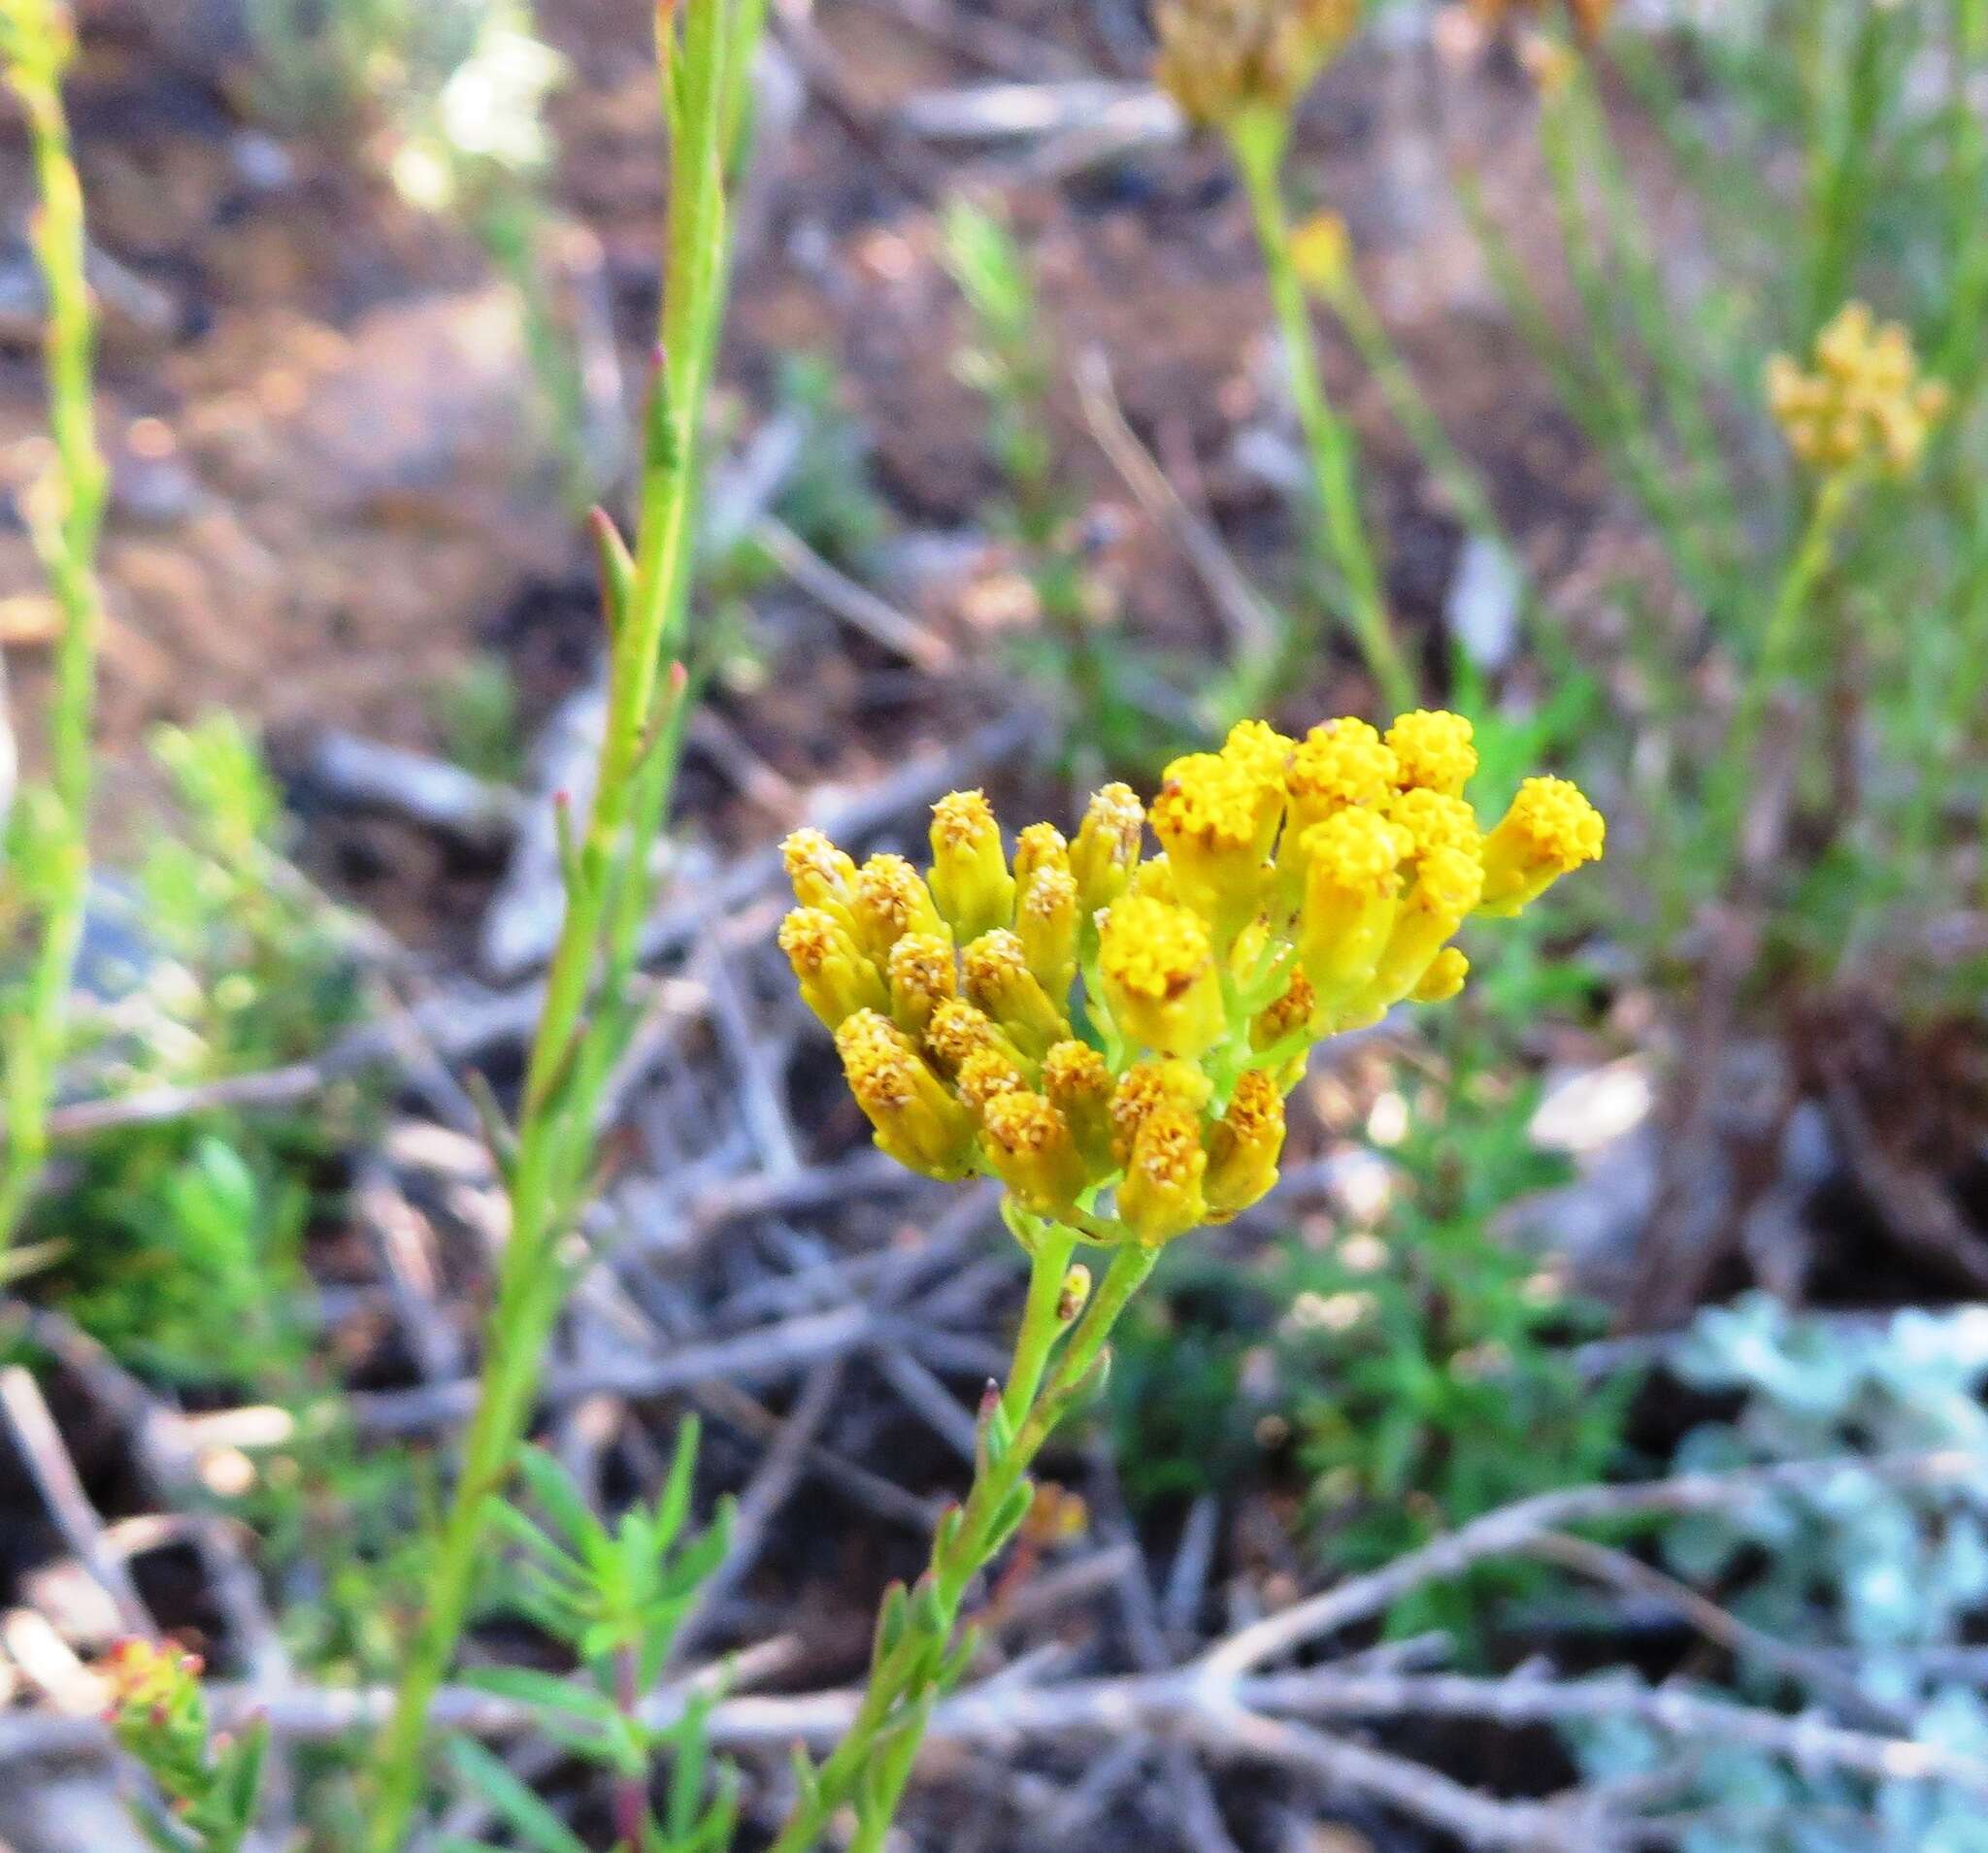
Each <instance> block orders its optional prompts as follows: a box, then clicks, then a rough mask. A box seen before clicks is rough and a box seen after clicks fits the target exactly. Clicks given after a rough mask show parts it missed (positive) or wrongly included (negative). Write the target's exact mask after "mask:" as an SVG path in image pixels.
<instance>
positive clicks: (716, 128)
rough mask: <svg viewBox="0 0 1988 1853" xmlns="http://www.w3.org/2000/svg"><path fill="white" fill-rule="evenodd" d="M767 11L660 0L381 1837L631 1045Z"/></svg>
mask: <svg viewBox="0 0 1988 1853" xmlns="http://www.w3.org/2000/svg"><path fill="white" fill-rule="evenodd" d="M762 17H763V10H762V9H761V8H759V7H758V6H757V5H755V4H752V3H751V0H745V3H744V4H741V3H740V0H683V4H682V6H681V18H680V22H679V17H678V7H677V4H676V0H660V3H659V5H658V8H657V38H658V51H659V58H660V67H661V74H662V103H663V110H664V115H665V118H666V121H667V123H668V127H669V142H670V158H671V172H672V186H671V197H670V216H669V227H668V241H667V251H666V257H665V277H664V301H663V312H662V326H661V331H660V334H661V352H660V358H659V364H658V366H657V369H656V373H655V377H654V381H653V382H652V386H651V397H650V401H649V405H648V408H647V414H646V429H645V432H644V453H643V466H642V473H641V482H640V495H639V512H638V525H637V533H636V545H635V550H634V553H633V555H632V557H631V555H630V553H629V551H628V549H627V548H625V547H624V546H623V545H622V543H621V540H620V537H619V536H618V535H617V534H616V533H615V531H614V529H613V524H612V522H610V521H609V520H608V518H607V517H606V515H605V514H603V515H599V516H597V517H596V531H597V536H598V538H599V541H600V545H601V557H602V564H603V579H604V587H603V591H604V598H603V603H604V607H605V610H606V614H607V619H608V626H609V634H610V648H609V711H608V719H607V728H606V733H605V737H604V739H603V741H602V745H601V753H600V764H599V775H598V779H597V783H596V788H595V796H594V799H593V804H592V808H591V812H590V814H589V816H588V817H587V818H586V820H585V823H584V827H583V829H582V828H579V827H578V826H576V827H575V828H574V829H573V830H572V831H571V832H570V833H569V841H568V845H567V851H566V855H565V871H564V873H565V882H566V896H567V906H566V916H565V921H564V924H563V925H562V928H561V931H560V936H559V941H558V944H557V946H556V948H555V950H554V952H553V955H552V962H551V967H550V970H549V972H548V974H547V985H546V1000H545V1005H544V1009H543V1011H542V1014H541V1016H540V1020H539V1027H538V1030H537V1033H536V1036H535V1038H534V1040H533V1044H532V1050H531V1055H530V1059H529V1062H528V1065H527V1069H526V1075H525V1083H524V1092H523V1098H522V1101H521V1104H520V1106H519V1108H518V1114H517V1125H516V1129H515V1133H514V1137H512V1138H510V1139H509V1140H508V1144H509V1146H510V1149H509V1150H508V1152H507V1153H506V1158H505V1163H506V1174H507V1181H508V1185H509V1192H508V1194H509V1198H510V1205H511V1237H510V1240H509V1241H508V1242H507V1243H506V1245H505V1249H504V1253H503V1258H502V1260H501V1262H500V1264H499V1270H498V1278H497V1283H496V1292H495V1298H494V1302H493V1305H492V1307H491V1310H490V1313H489V1317H488V1321H487V1324H486V1329H485V1334H484V1345H483V1362H482V1369H481V1376H480V1384H479V1394H478V1401H477V1407H476V1411H475V1413H474V1414H473V1416H472V1417H471V1420H470V1426H469V1430H468V1433H467V1435H466V1437H465V1439H464V1442H463V1454H462V1465H461V1472H460V1475H459V1477H458V1480H457V1483H456V1487H455V1492H454V1496H453V1499H452V1501H451V1503H450V1505H449V1506H448V1509H447V1514H446V1516H445V1517H444V1520H443V1522H442V1527H441V1531H440V1535H439V1537H438V1538H437V1539H436V1540H435V1546H434V1562H433V1565H432V1569H431V1572H430V1574H429V1576H428V1579H427V1591H428V1605H427V1608H426V1611H425V1612H424V1614H423V1615H422V1617H421V1620H420V1623H419V1625H418V1628H417V1630H416V1633H415V1636H414V1641H413V1643H412V1645H411V1648H410V1652H409V1657H408V1661H407V1664H406V1667H405V1669H404V1671H403V1674H402V1679H401V1684H400V1688H399V1691H398V1693H397V1695H396V1699H395V1704H394V1709H393V1713H392V1716H391V1718H390V1719H389V1721H388V1723H387V1726H386V1728H385V1731H384V1734H383V1736H382V1737H381V1745H380V1751H379V1757H378V1760H377V1762H376V1764H375V1788H374V1793H373V1797H372V1803H371V1813H370V1819H369V1824H368V1836H367V1844H368V1845H369V1846H370V1847H371V1848H373V1849H374V1853H398V1849H399V1848H400V1846H401V1844H402V1842H403V1840H404V1838H405V1836H406V1832H407V1828H408V1825H409V1822H410V1820H411V1819H412V1817H413V1815H414V1810H415V1807H416V1805H417V1803H418V1801H419V1797H420V1791H421V1782H422V1750H423V1745H424V1740H425V1737H426V1715H427V1710H428V1705H429V1701H430V1700H431V1698H432V1697H433V1695H434V1692H435V1689H436V1687H437V1686H438V1685H439V1684H440V1683H441V1681H442V1679H443V1677H444V1676H445V1674H446V1672H447V1668H448V1665H449V1662H450V1660H451V1659H452V1657H453V1655H454V1652H455V1646H456V1642H457V1640H458V1638H460V1636H461V1633H462V1630H463V1626H464V1624H465V1621H466V1619H467V1615H468V1610H469V1605H470V1600H471V1596H472V1593H473V1590H474V1586H475V1582H476V1575H477V1568H478V1563H479V1559H480V1552H481V1548H482V1544H483V1539H484V1536H485V1519H486V1516H487V1507H488V1504H489V1502H490V1501H491V1499H492V1498H493V1497H494V1496H495V1495H496V1494H497V1493H498V1492H499V1491H500V1490H501V1489H502V1487H503V1486H504V1484H505V1482H506V1480H507V1478H508V1477H509V1475H510V1472H511V1471H512V1468H513V1465H514V1461H515V1457H516V1454H517V1449H518V1445H519V1442H520V1440H521V1439H522V1437H523V1434H524V1431H525V1427H526V1424H527V1422H528V1421H529V1419H530V1413H531V1407H532V1404H533V1401H534V1399H535V1398H536V1395H537V1392H538V1387H539V1380H540V1373H541V1370H542V1360H543V1358H544V1355H545V1352H546V1348H547V1341H548V1340H549V1338H550V1336H551V1331H552V1327H553V1325H554V1323H555V1321H556V1320H557V1317H558V1314H559V1309H560V1307H561V1306H562V1305H563V1304H564V1302H565V1297H566V1293H567V1290H568V1288H569V1286H570V1285H571V1282H572V1277H573V1276H572V1267H571V1263H570V1262H569V1261H568V1260H567V1259H566V1257H565V1255H564V1252H563V1248H564V1243H565V1241H566V1238H567V1237H568V1236H569V1235H570V1233H571V1230H572V1225H573V1219H574V1216H575V1214H576V1212H577V1211H578V1209H579V1207H580V1202H581V1200H582V1198H583V1196H584V1194H585V1191H586V1187H587V1183H588V1178H589V1175H590V1173H591V1166H592V1159H593V1154H594V1145H595V1135H596V1121H597V1116H598V1108H599V1103H600V1098H601V1092H602V1089H603V1087H604V1086H605V1084H606V1081H607V1077H608V1075H609V1073H610V1071H611V1070H612V1068H613V1063H614V1060H615V1059H616V1057H617V1055H618V1054H619V1053H620V1051H621V1049H622V1047H623V1046H624V1045H625V1040H626V1034H627V1027H628V1020H629V1019H628V1006H627V991H628V981H629V978H630V976H631V975H632V974H633V971H634V968H635V964H636V960H637V955H638V951H639V943H640V935H641V928H642V923H643V920H644V918H645V915H646V903H647V899H648V894H649V886H650V883H649V862H650V854H651V850H652V847H653V845H654V843H655V840H656V837H657V835H658V832H659V830H660V828H661V822H662V818H663V815H664V812H665V811H666V810H667V808H668V804H669V799H670V792H671V787H672V783H673V778H674V774H675V771H676V765H677V759H678V746H679V741H680V737H681V727H682V721H683V711H684V697H685V692H686V683H687V678H686V676H685V674H684V671H683V669H682V666H681V662H680V657H681V651H682V645H683V632H684V622H685V612H686V609H687V601H688V594H689V585H690V573H691V567H692V557H693V551H694V544H695V535H696V512H697V506H698V491H699V479H700V467H699V460H700V452H701V448H702V442H703V424H704V412H705V402H706V398H707V395H708V390H709V386H710V382H711V378H712V368H713V365H714V361H715V357H716V352H717V345H718V337H719V333H720V330H721V327H722V324H723V315H724V300H725V289H726V281H727V275H728V255H729V252H728V238H729V234H728V208H727V194H726V180H727V172H728V169H729V166H730V163H731V158H732V153H733V150H734V148H735V145H736V140H737V137H738V135H739V133H740V130H741V127H742V125H743V123H744V122H745V120H746V91H747V84H748V83H749V67H750V63H751V58H752V53H753V50H754V47H755V44H756V39H757V32H758V27H759V24H760V21H761V18H762Z"/></svg>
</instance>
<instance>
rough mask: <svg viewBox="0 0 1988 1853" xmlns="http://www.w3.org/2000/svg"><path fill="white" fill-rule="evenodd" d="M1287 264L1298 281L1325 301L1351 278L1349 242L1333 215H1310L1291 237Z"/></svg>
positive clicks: (1341, 221)
mask: <svg viewBox="0 0 1988 1853" xmlns="http://www.w3.org/2000/svg"><path fill="white" fill-rule="evenodd" d="M1291 263H1292V266H1293V268H1295V269H1296V271H1297V273H1298V281H1300V282H1302V283H1303V284H1304V285H1305V287H1306V288H1307V289H1309V290H1310V291H1311V293H1312V294H1313V295H1314V296H1323V297H1325V298H1326V299H1327V300H1328V301H1330V300H1331V298H1333V297H1334V296H1337V295H1338V294H1339V293H1340V291H1341V290H1342V289H1343V288H1344V287H1345V284H1346V280H1347V278H1348V277H1350V276H1351V275H1352V268H1353V241H1352V238H1351V236H1350V235H1349V234H1348V232H1347V231H1346V221H1345V220H1344V219H1342V217H1341V216H1340V215H1338V214H1337V213H1313V214H1312V215H1311V216H1310V217H1309V218H1308V219H1306V220H1305V222H1304V223H1303V224H1301V225H1299V226H1297V227H1296V228H1295V229H1294V230H1293V231H1292V233H1291Z"/></svg>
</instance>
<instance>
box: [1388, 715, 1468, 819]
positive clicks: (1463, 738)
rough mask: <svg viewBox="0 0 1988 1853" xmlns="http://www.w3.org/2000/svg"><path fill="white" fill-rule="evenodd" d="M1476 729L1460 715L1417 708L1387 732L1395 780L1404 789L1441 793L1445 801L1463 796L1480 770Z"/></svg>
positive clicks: (1403, 716)
mask: <svg viewBox="0 0 1988 1853" xmlns="http://www.w3.org/2000/svg"><path fill="white" fill-rule="evenodd" d="M1473 738H1474V729H1473V728H1472V726H1471V723H1470V722H1469V721H1468V720H1466V719H1465V718H1464V717H1463V715H1461V714H1452V713H1449V712H1448V711H1445V710H1442V709H1432V708H1418V709H1416V710H1415V711H1414V712H1413V713H1411V714H1403V715H1402V716H1400V718H1399V719H1397V720H1396V721H1395V724H1394V725H1393V726H1392V727H1390V728H1389V729H1388V730H1387V745H1388V750H1389V751H1391V752H1392V753H1393V754H1394V763H1395V777H1396V778H1397V779H1399V780H1400V782H1401V784H1402V785H1403V786H1404V787H1405V788H1408V787H1414V788H1419V789H1423V790H1428V791H1440V792H1441V793H1442V795H1443V796H1444V797H1446V798H1455V797H1459V796H1461V795H1462V792H1463V788H1464V787H1465V786H1466V785H1467V784H1469V783H1470V782H1471V779H1472V778H1474V776H1475V774H1476V771H1477V749H1476V747H1475V746H1474V745H1472V744H1471V742H1472V740H1473Z"/></svg>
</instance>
